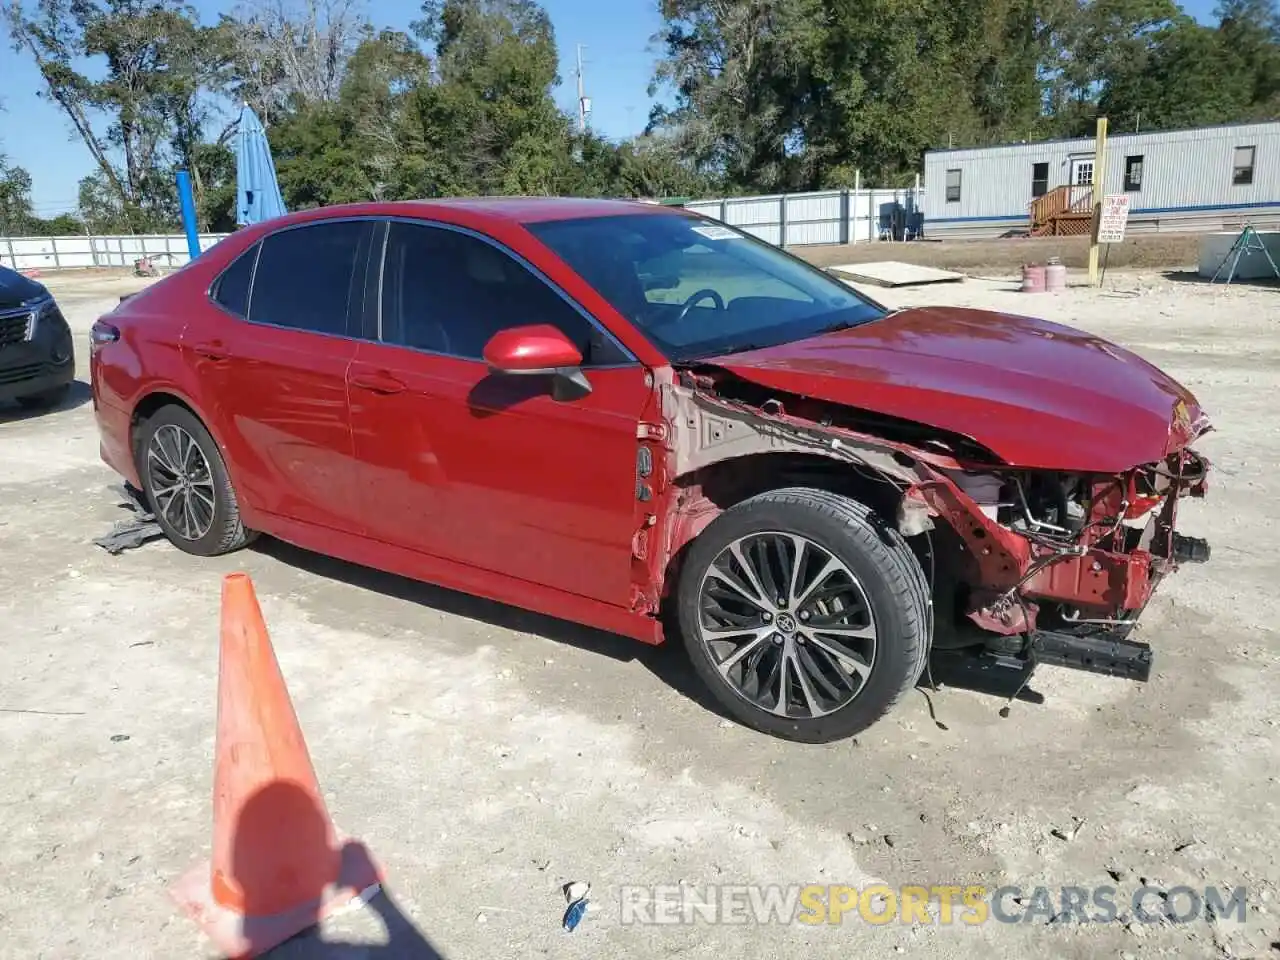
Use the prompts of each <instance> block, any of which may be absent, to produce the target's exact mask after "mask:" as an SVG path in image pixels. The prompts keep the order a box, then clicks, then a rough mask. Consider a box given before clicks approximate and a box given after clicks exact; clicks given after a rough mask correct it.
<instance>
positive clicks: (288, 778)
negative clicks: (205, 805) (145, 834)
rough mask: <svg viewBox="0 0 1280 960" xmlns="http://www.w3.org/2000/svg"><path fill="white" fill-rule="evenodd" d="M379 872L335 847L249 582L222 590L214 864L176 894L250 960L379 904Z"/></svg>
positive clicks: (354, 847)
mask: <svg viewBox="0 0 1280 960" xmlns="http://www.w3.org/2000/svg"><path fill="white" fill-rule="evenodd" d="M380 879H381V878H380V875H379V871H378V868H377V867H376V866H375V865H374V864H373V862H372V860H371V859H369V857H368V855H367V854H366V853H364V848H363V847H362V846H360V845H358V844H347V845H346V846H345V847H340V846H339V841H338V837H337V833H336V831H335V830H334V827H333V824H332V822H331V821H330V819H329V813H328V810H327V809H326V807H325V802H324V797H323V796H322V795H321V793H320V786H319V784H318V783H317V781H316V774H315V770H314V769H313V767H312V765H311V757H310V755H309V754H308V752H307V745H306V743H305V742H304V741H303V738H302V729H301V727H299V725H298V718H297V715H296V714H295V713H294V710H293V703H292V701H291V700H290V699H289V691H288V690H287V689H286V687H285V683H284V678H283V677H282V676H281V675H280V667H279V664H278V663H277V662H276V657H275V653H274V652H273V651H272V649H271V640H270V638H269V637H268V635H267V628H266V624H265V623H264V622H263V619H262V611H261V609H260V608H259V606H258V599H257V597H256V595H255V594H254V590H253V581H252V580H250V579H249V577H248V575H247V574H243V573H234V574H230V575H228V576H227V577H225V578H224V579H223V582H222V640H221V650H220V653H219V663H218V728H217V743H216V747H215V759H214V784H213V860H212V863H205V864H201V865H199V866H197V867H196V868H194V869H193V870H191V871H190V872H188V873H187V874H185V875H184V876H183V877H181V878H180V879H179V880H178V882H177V883H176V884H175V885H174V887H173V889H172V891H171V893H172V895H173V897H174V899H175V900H177V901H178V904H179V906H181V907H182V909H183V910H184V911H185V912H186V913H187V915H188V916H190V917H191V918H192V919H193V920H195V922H196V923H197V924H198V925H199V926H200V928H201V929H202V930H204V932H205V933H206V934H207V935H208V936H209V938H210V939H211V940H213V941H214V943H215V944H217V946H218V947H219V949H221V950H223V951H224V952H225V953H226V954H227V955H228V956H234V957H255V956H258V955H259V954H261V953H263V952H264V951H266V950H269V949H271V948H272V947H274V946H277V945H278V944H280V943H283V942H284V941H285V940H287V939H289V938H290V937H292V936H294V935H295V934H297V933H301V932H302V931H303V930H306V929H307V928H308V927H311V926H313V925H314V924H316V923H317V922H318V921H319V920H321V919H323V918H324V917H325V916H327V915H328V914H330V913H332V912H333V911H334V910H336V909H337V908H339V907H342V906H345V905H347V904H350V903H352V901H353V900H354V899H355V898H357V897H358V898H359V900H360V901H363V900H367V899H368V898H369V897H371V896H373V895H374V894H375V893H376V892H377V889H378V884H379V882H380Z"/></svg>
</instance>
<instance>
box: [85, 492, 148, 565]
mask: <svg viewBox="0 0 1280 960" xmlns="http://www.w3.org/2000/svg"><path fill="white" fill-rule="evenodd" d="M111 489H112V490H114V491H115V492H116V493H117V494H118V495H119V497H120V500H119V501H118V502H117V504H116V506H120V507H125V508H127V509H129V510H132V511H133V517H132V518H130V519H129V520H121V521H120V522H118V523H117V524H116V525H115V526H114V527H112V528H111V532H110V533H108V534H106V536H102V537H97V538H96V539H95V540H94V541H93V542H94V543H95V544H97V545H98V546H100V547H102V549H104V550H106V551H107V553H109V554H111V555H112V556H113V557H114V556H118V555H119V554H121V553H123V552H124V551H125V550H132V549H133V548H134V547H140V546H142V545H143V544H144V543H150V542H151V541H152V540H158V539H160V538H161V537H163V536H164V530H162V529H161V528H160V523H159V521H158V520H156V517H155V514H153V513H152V512H151V510H150V509H149V508H148V507H147V506H146V505H145V504H144V502H143V500H142V493H141V491H136V490H134V489H133V488H132V487H129V486H126V485H123V484H122V485H117V486H114V487H112V488H111Z"/></svg>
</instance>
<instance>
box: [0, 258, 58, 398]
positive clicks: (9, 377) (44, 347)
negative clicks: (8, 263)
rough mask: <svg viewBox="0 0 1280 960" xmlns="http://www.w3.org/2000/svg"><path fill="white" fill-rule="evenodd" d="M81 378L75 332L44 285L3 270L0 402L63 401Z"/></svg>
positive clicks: (0, 287)
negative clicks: (77, 364) (74, 381)
mask: <svg viewBox="0 0 1280 960" xmlns="http://www.w3.org/2000/svg"><path fill="white" fill-rule="evenodd" d="M75 375H76V357H75V344H74V343H73V342H72V339H71V328H70V327H68V326H67V321H66V319H65V318H64V317H63V316H62V311H61V310H59V309H58V304H57V303H56V302H55V301H54V299H53V295H52V294H50V293H49V291H48V290H47V289H45V287H44V285H43V284H41V283H37V282H36V281H34V280H32V279H30V278H29V277H24V276H23V275H22V274H20V273H17V272H16V271H14V270H10V269H9V268H8V267H0V400H17V401H18V403H20V404H22V405H23V406H24V407H51V406H54V405H56V404H58V403H60V402H61V401H62V399H63V398H64V397H66V395H67V392H68V391H69V390H70V389H71V381H72V380H73V379H74V378H75Z"/></svg>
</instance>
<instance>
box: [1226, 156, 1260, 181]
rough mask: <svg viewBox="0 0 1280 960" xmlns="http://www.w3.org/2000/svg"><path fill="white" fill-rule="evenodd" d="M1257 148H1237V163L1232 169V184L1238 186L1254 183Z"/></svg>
mask: <svg viewBox="0 0 1280 960" xmlns="http://www.w3.org/2000/svg"><path fill="white" fill-rule="evenodd" d="M1255 149H1257V148H1256V147H1236V158H1235V163H1234V164H1233V165H1232V169H1231V182H1232V183H1234V184H1235V185H1236V186H1244V185H1245V184H1250V183H1253V152H1254V150H1255Z"/></svg>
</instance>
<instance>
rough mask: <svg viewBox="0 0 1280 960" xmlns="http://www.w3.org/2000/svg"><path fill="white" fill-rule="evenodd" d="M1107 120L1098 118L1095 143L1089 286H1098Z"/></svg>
mask: <svg viewBox="0 0 1280 960" xmlns="http://www.w3.org/2000/svg"><path fill="white" fill-rule="evenodd" d="M1106 179H1107V118H1106V117H1099V118H1098V132H1097V134H1096V135H1095V138H1094V141H1093V234H1092V237H1091V241H1090V244H1089V286H1091V287H1096V286H1097V285H1098V228H1099V227H1100V226H1101V225H1102V198H1103V197H1104V196H1106Z"/></svg>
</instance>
